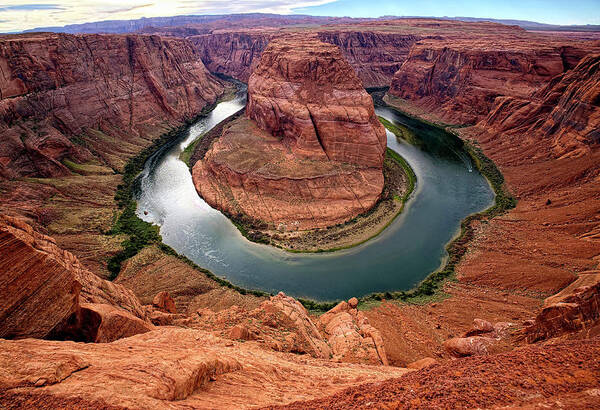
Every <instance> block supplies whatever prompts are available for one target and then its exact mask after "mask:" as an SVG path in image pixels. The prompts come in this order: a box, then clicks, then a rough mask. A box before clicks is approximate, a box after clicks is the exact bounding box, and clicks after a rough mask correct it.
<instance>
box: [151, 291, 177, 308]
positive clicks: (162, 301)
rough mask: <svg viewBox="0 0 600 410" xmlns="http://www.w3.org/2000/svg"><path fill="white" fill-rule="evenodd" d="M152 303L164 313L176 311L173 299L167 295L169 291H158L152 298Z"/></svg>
mask: <svg viewBox="0 0 600 410" xmlns="http://www.w3.org/2000/svg"><path fill="white" fill-rule="evenodd" d="M152 305H153V306H154V307H155V308H157V309H159V310H161V311H163V312H165V313H177V308H176V307H175V301H174V300H173V298H172V297H171V295H169V292H160V293H158V294H157V295H156V296H155V297H154V299H153V300H152Z"/></svg>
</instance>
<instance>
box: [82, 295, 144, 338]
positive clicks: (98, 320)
mask: <svg viewBox="0 0 600 410" xmlns="http://www.w3.org/2000/svg"><path fill="white" fill-rule="evenodd" d="M81 315H82V318H81V326H80V328H82V329H85V330H84V331H86V330H88V329H89V332H90V333H89V334H88V335H87V340H85V341H86V342H95V343H109V342H113V341H115V340H117V339H121V338H123V337H129V336H133V335H137V334H139V333H146V332H149V331H151V330H153V329H154V326H152V325H151V324H150V323H148V322H146V321H143V320H141V319H139V318H137V317H135V316H133V315H132V314H131V313H129V312H127V311H124V310H123V309H119V308H117V307H114V306H111V305H105V304H91V303H90V304H83V305H81Z"/></svg>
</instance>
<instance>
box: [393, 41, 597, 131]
mask: <svg viewBox="0 0 600 410" xmlns="http://www.w3.org/2000/svg"><path fill="white" fill-rule="evenodd" d="M587 52H589V49H586V48H585V47H576V46H573V45H568V42H566V45H565V44H557V45H553V44H552V42H551V41H548V40H547V41H544V42H539V40H538V39H535V38H531V39H530V40H529V41H527V39H526V38H516V39H511V38H508V39H499V40H493V39H491V38H485V37H483V38H478V39H477V40H475V39H469V38H467V39H460V40H456V41H452V42H441V41H423V42H420V43H419V44H416V45H415V46H413V47H412V48H411V50H410V54H409V56H408V58H407V60H406V62H405V63H404V64H403V65H402V67H401V68H400V69H399V70H398V72H397V73H396V74H395V76H394V79H393V81H392V83H391V87H390V90H389V94H390V95H392V96H394V97H399V98H402V99H405V100H409V101H410V102H411V103H413V104H415V105H417V106H418V107H420V108H422V109H424V110H426V111H429V112H431V113H433V114H436V115H437V116H438V118H439V119H441V120H442V121H443V122H447V123H453V124H474V123H476V122H477V121H479V120H481V119H483V118H484V117H485V116H486V115H487V114H488V112H489V111H490V109H491V108H492V106H493V104H494V100H495V99H496V97H498V96H510V97H519V98H525V97H528V96H530V95H532V94H533V93H534V92H536V91H538V90H539V89H540V88H542V87H543V86H545V85H546V84H547V83H548V82H549V81H550V80H551V79H552V78H554V77H555V76H556V75H559V74H562V73H563V72H565V71H566V70H569V69H571V68H573V67H574V66H575V65H576V64H577V62H578V61H579V59H581V58H582V57H583V56H584V55H585V54H586V53H587Z"/></svg>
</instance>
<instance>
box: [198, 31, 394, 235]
mask: <svg viewBox="0 0 600 410" xmlns="http://www.w3.org/2000/svg"><path fill="white" fill-rule="evenodd" d="M385 148H386V133H385V130H384V128H383V126H382V125H381V124H380V123H379V121H378V119H377V117H376V115H375V112H374V108H373V101H372V99H371V97H370V96H369V95H368V94H367V92H366V91H365V90H364V88H363V87H362V84H361V82H360V80H359V79H358V77H357V76H356V74H355V73H354V70H353V69H352V67H351V66H350V65H349V64H348V63H347V62H346V61H345V60H344V58H343V57H342V55H341V53H340V51H339V49H338V48H337V47H335V46H333V45H330V44H325V43H322V42H320V41H319V40H317V39H315V38H312V37H306V36H291V37H285V38H281V39H276V40H273V41H271V42H270V43H269V46H268V47H267V49H266V50H265V51H264V52H263V54H262V56H261V60H260V63H259V64H258V66H257V67H256V69H255V70H254V72H253V74H252V76H251V77H250V80H249V83H248V105H247V109H246V116H243V117H241V118H238V119H236V120H235V121H233V122H231V123H230V124H229V125H228V126H227V127H225V129H224V131H223V133H222V135H221V136H220V138H219V139H218V140H217V141H216V142H215V143H214V144H213V145H212V147H211V148H210V150H208V152H207V153H206V154H205V155H204V158H203V159H201V160H200V161H198V162H197V163H196V164H195V165H194V167H193V179H194V184H195V186H196V189H197V191H198V192H199V193H200V195H201V196H202V197H203V198H204V199H205V200H206V201H207V202H208V203H209V204H210V205H211V206H213V207H216V208H218V209H220V210H222V211H224V212H226V213H228V214H230V215H233V216H235V217H238V218H247V219H250V220H251V221H252V222H253V223H254V224H255V225H265V226H267V227H270V228H272V229H278V230H284V231H288V230H306V229H312V228H321V227H327V226H331V225H335V224H338V223H341V222H345V221H347V220H349V219H351V218H353V217H355V216H357V215H359V214H361V213H363V212H366V211H368V210H369V209H370V208H371V207H372V206H373V205H374V204H375V203H376V202H377V200H378V199H379V197H380V195H381V192H382V189H383V183H384V180H383V172H382V167H383V158H384V153H385ZM257 204H260V206H258V205H257Z"/></svg>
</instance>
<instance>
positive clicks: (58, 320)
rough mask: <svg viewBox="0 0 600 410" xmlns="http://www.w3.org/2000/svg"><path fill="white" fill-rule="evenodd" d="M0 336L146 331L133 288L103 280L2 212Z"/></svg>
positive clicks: (102, 336) (87, 336) (90, 337)
mask: <svg viewBox="0 0 600 410" xmlns="http://www.w3.org/2000/svg"><path fill="white" fill-rule="evenodd" d="M0 250H1V252H0V254H1V255H2V258H0V268H1V270H2V272H3V277H2V281H1V282H0V285H1V286H0V296H1V299H2V301H3V302H2V304H1V305H0V319H1V320H0V336H1V337H4V338H25V337H37V338H44V337H50V338H60V339H63V338H68V339H75V340H83V341H111V340H115V339H118V338H120V337H124V336H131V335H132V334H136V333H140V332H141V331H147V330H148V329H150V328H151V325H150V324H149V322H147V321H146V312H145V310H144V308H143V307H142V305H141V304H140V302H139V301H138V299H137V298H136V297H135V295H134V294H133V293H132V292H131V291H130V290H128V289H126V288H124V287H122V286H120V285H116V284H113V283H110V282H107V281H105V280H102V279H100V278H99V277H97V276H96V275H94V274H93V273H92V272H90V271H88V270H87V269H85V268H84V267H83V266H82V265H81V263H80V262H79V260H78V259H77V258H76V257H75V256H73V255H72V254H71V253H70V252H67V251H64V250H62V249H60V248H59V247H58V246H56V243H55V242H54V240H53V239H52V238H50V237H48V236H45V235H42V234H39V233H38V232H36V231H34V230H33V229H32V228H31V227H30V226H29V225H27V224H26V223H24V222H23V221H22V220H20V219H17V218H11V217H7V216H3V215H0Z"/></svg>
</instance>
